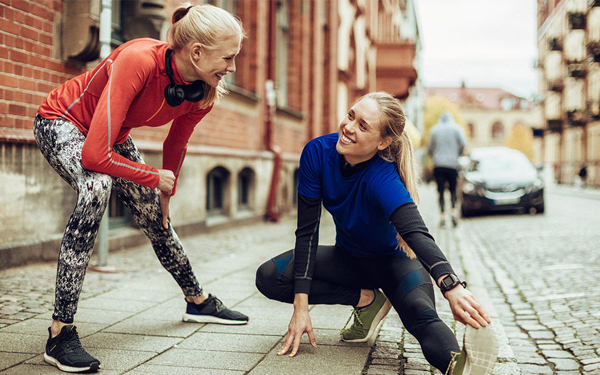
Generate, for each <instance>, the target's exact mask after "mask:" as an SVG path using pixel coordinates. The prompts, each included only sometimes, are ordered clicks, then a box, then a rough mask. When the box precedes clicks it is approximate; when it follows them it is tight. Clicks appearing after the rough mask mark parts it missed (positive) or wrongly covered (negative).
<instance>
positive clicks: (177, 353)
mask: <svg viewBox="0 0 600 375" xmlns="http://www.w3.org/2000/svg"><path fill="white" fill-rule="evenodd" d="M422 194H423V195H424V197H423V202H424V203H423V204H422V205H421V212H422V214H423V216H424V218H425V220H426V222H428V225H429V227H430V228H431V229H432V232H433V234H434V236H435V237H436V240H437V242H438V243H439V244H440V246H441V247H442V248H443V249H444V250H445V251H446V253H447V254H448V256H449V258H450V260H451V262H452V263H453V265H454V267H455V269H456V271H457V272H459V273H461V276H463V277H465V278H466V279H467V280H469V287H470V289H471V290H472V291H473V292H474V293H475V295H476V296H477V297H478V298H479V299H480V300H481V301H482V302H483V303H484V304H485V305H486V306H487V307H488V309H489V310H490V312H492V313H493V315H494V316H497V312H496V311H495V310H494V306H493V301H492V300H491V299H490V298H489V296H488V294H487V291H486V286H485V285H484V281H483V280H482V279H481V277H479V276H477V268H478V267H480V265H479V264H478V263H477V262H476V261H475V260H473V259H474V258H473V257H472V256H471V255H469V254H470V253H469V251H470V250H469V244H468V243H466V242H464V241H463V239H462V238H463V237H462V235H461V232H460V226H459V227H458V228H457V229H456V230H445V231H439V230H437V228H435V227H434V226H433V225H431V223H434V222H436V220H437V216H436V212H437V211H436V209H435V206H434V205H432V204H431V202H434V203H435V202H436V200H435V197H434V192H433V191H432V190H431V188H429V187H425V188H424V189H423V193H422ZM426 202H430V203H426ZM294 231H295V218H294V217H287V218H285V219H283V220H282V221H281V222H279V223H277V224H274V223H266V222H261V223H257V224H255V225H251V226H245V227H239V228H233V229H226V230H219V231H214V232H211V233H207V234H202V235H198V236H194V237H188V238H184V239H183V243H184V245H185V247H186V251H187V252H188V255H189V256H190V259H191V261H192V264H193V266H194V269H195V271H196V274H197V275H198V278H199V279H200V280H201V283H202V284H203V286H204V287H205V289H206V290H207V291H209V292H211V293H215V294H216V295H217V296H218V297H219V298H220V299H222V300H223V301H224V303H225V304H226V305H228V306H229V307H233V308H235V309H238V310H240V311H242V312H244V313H246V314H248V315H249V316H250V323H249V324H248V325H245V326H222V325H213V324H207V325H204V324H190V323H183V322H182V321H181V315H182V313H183V311H184V308H185V303H184V300H183V297H182V295H181V291H180V289H179V288H178V286H177V285H176V284H175V282H174V281H173V279H172V278H171V276H170V275H169V274H168V273H167V272H166V271H164V270H163V269H162V267H161V265H160V264H159V263H158V261H157V259H156V257H155V256H154V254H153V252H152V249H151V247H150V246H149V245H147V246H141V247H139V248H135V249H128V250H126V251H121V252H115V253H111V254H110V255H109V265H111V266H114V267H116V268H118V269H119V270H120V272H118V273H110V274H109V273H93V272H88V275H87V276H86V281H85V285H84V290H83V293H82V296H81V300H80V303H79V310H78V313H77V315H76V322H77V326H78V329H79V332H80V335H81V337H82V342H83V344H84V346H85V347H86V348H87V349H88V350H89V351H90V352H92V353H93V354H94V355H95V356H97V357H98V358H100V359H101V361H102V364H103V369H102V370H101V372H100V373H102V374H130V375H131V374H134V375H135V374H169V375H170V374H174V375H177V374H192V373H193V374H211V375H212V374H216V375H234V374H237V375H242V374H248V375H260V374H269V375H272V374H290V375H291V374H340V375H343V374H348V375H359V374H381V375H384V374H406V375H411V374H412V375H417V374H418V375H422V374H430V373H434V374H435V373H439V372H437V371H433V370H432V369H431V368H430V367H429V365H428V364H427V363H426V361H425V360H424V358H423V357H422V354H421V351H420V348H419V346H418V344H416V342H415V340H414V338H413V337H412V336H411V335H410V334H408V333H407V332H406V331H405V330H404V329H403V328H402V325H401V323H400V321H399V318H398V315H397V314H396V313H395V312H393V310H392V313H390V314H389V315H388V317H387V318H386V320H385V321H384V324H383V325H382V328H381V331H380V332H379V334H378V336H377V338H376V339H374V340H372V342H370V343H364V344H348V343H343V342H340V341H339V330H340V329H341V328H342V327H343V325H344V324H345V323H346V321H347V319H348V316H349V315H350V312H351V309H350V308H348V307H343V306H313V307H312V308H311V318H312V323H313V328H314V330H315V335H316V339H317V342H318V346H317V347H316V348H313V347H311V346H310V345H309V344H308V341H307V339H306V337H305V338H304V340H303V344H302V345H301V350H300V352H299V354H298V355H297V357H295V358H288V357H287V356H283V357H279V356H277V355H276V352H277V350H278V349H279V347H280V346H281V343H282V340H283V338H284V337H285V334H286V331H287V324H288V323H289V319H290V317H291V314H292V311H293V309H292V307H291V306H290V305H285V304H282V303H278V302H274V301H270V300H268V299H266V298H265V297H263V296H262V295H261V294H260V293H259V292H258V291H257V290H256V288H255V286H254V274H255V271H256V268H257V267H258V265H260V264H261V263H262V262H264V261H265V260H267V259H269V258H271V257H272V256H274V255H276V254H278V253H280V252H282V251H285V250H287V249H290V248H291V247H292V246H293V243H294ZM333 238H334V228H333V225H332V224H331V222H330V221H328V220H324V223H323V226H322V229H321V239H322V241H323V242H325V243H332V242H333ZM55 267H56V266H55V264H53V263H49V264H36V265H30V266H25V267H18V268H14V269H9V270H3V271H0V373H1V374H2V375H4V374H7V375H9V374H11V375H14V374H19V375H20V374H27V375H30V374H41V375H44V374H57V373H60V372H59V371H58V370H57V369H56V368H54V367H52V366H48V365H46V364H45V363H44V362H43V357H42V353H43V348H44V345H45V341H46V339H47V327H48V325H49V323H50V320H49V319H50V315H51V308H52V301H53V298H54V297H53V289H54V277H55V272H56V268H55ZM438 299H439V300H438V308H439V310H440V315H441V316H442V317H443V318H444V319H445V320H446V321H447V322H448V324H449V325H450V326H452V327H454V328H455V330H456V333H457V337H459V338H460V337H461V335H462V329H463V327H462V326H461V325H460V324H454V322H453V319H452V316H451V313H450V311H449V308H448V304H447V302H446V301H445V300H443V299H442V297H441V294H438ZM495 322H497V325H496V328H497V330H498V332H499V335H500V337H501V342H502V344H503V345H502V349H501V355H500V362H499V364H498V365H497V366H496V369H495V371H494V374H497V375H498V374H513V375H514V374H519V373H520V371H519V370H518V368H516V367H515V361H514V355H513V354H512V350H511V349H510V347H509V346H508V341H507V340H506V338H505V335H504V331H503V329H502V325H501V324H500V321H499V319H495Z"/></svg>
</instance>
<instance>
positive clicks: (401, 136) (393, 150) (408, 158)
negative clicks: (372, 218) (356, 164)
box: [359, 92, 419, 259]
mask: <svg viewBox="0 0 600 375" xmlns="http://www.w3.org/2000/svg"><path fill="white" fill-rule="evenodd" d="M364 98H369V99H373V100H375V101H376V102H377V104H378V105H379V115H380V118H379V120H380V125H379V128H380V131H381V136H382V137H383V138H386V137H389V138H390V139H391V140H392V142H391V143H390V145H389V146H388V147H387V148H386V149H384V150H382V151H379V156H380V157H381V158H382V159H383V160H386V161H389V162H390V163H395V164H396V169H397V171H398V175H400V180H401V181H402V183H403V184H404V186H405V187H406V190H408V193H409V194H410V197H411V198H412V200H413V201H414V202H415V203H416V204H418V203H419V191H418V188H417V185H418V183H419V179H418V176H419V174H418V173H417V166H416V164H415V158H414V155H413V154H414V150H413V146H412V141H411V140H410V137H409V136H408V134H407V132H406V131H404V127H405V125H406V117H405V116H404V111H403V110H402V106H401V105H400V101H399V100H398V99H396V98H394V97H393V96H392V95H390V94H388V93H386V92H372V93H369V94H366V95H364V96H363V97H362V98H360V99H359V101H360V100H362V99H364ZM398 247H399V248H401V249H402V250H404V252H406V254H407V255H408V256H409V257H410V258H413V259H414V258H416V257H417V256H416V255H415V252H414V251H413V250H412V249H411V248H410V246H408V244H407V243H406V242H405V241H404V239H403V238H402V237H401V236H400V235H399V234H398Z"/></svg>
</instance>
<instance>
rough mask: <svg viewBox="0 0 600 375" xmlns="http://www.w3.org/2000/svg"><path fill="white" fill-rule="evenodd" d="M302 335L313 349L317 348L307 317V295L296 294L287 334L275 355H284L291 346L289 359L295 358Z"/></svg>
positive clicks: (310, 323)
mask: <svg viewBox="0 0 600 375" xmlns="http://www.w3.org/2000/svg"><path fill="white" fill-rule="evenodd" d="M304 333H306V334H307V335H308V339H309V341H310V344H311V345H312V346H313V347H315V346H317V340H316V339H315V334H314V333H313V329H312V322H311V321H310V316H309V315H308V294H305V293H297V294H296V295H295V297H294V314H293V315H292V319H291V320H290V324H289V325H288V333H287V336H286V337H285V341H284V342H283V345H282V346H281V348H280V349H279V351H278V352H277V355H284V354H285V353H287V352H288V350H289V349H290V347H291V346H292V344H293V347H292V352H291V353H290V357H293V356H295V355H296V353H297V352H298V348H299V347H300V340H301V339H302V336H303V335H304Z"/></svg>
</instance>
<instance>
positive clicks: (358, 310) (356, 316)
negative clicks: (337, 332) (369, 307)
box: [342, 307, 363, 331]
mask: <svg viewBox="0 0 600 375" xmlns="http://www.w3.org/2000/svg"><path fill="white" fill-rule="evenodd" d="M361 312H362V308H359V307H355V308H354V309H353V310H352V314H350V316H349V317H348V320H346V324H344V327H346V326H347V325H348V323H349V322H350V319H352V317H354V324H356V322H358V324H360V325H361V326H362V325H363V322H362V320H361V319H360V313H361ZM354 324H353V325H354ZM342 331H343V330H342Z"/></svg>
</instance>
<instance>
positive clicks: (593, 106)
mask: <svg viewBox="0 0 600 375" xmlns="http://www.w3.org/2000/svg"><path fill="white" fill-rule="evenodd" d="M587 113H588V117H589V119H590V120H591V121H597V120H600V99H596V100H588V102H587Z"/></svg>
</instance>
